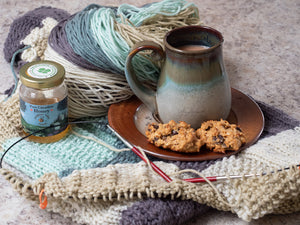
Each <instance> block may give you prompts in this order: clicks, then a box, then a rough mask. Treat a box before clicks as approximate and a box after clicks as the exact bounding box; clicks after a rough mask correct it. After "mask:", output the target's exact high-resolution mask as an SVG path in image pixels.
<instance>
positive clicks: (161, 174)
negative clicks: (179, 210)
mask: <svg viewBox="0 0 300 225" xmlns="http://www.w3.org/2000/svg"><path fill="white" fill-rule="evenodd" d="M107 127H108V128H109V129H110V130H111V131H112V132H113V133H114V134H115V135H116V136H117V137H118V138H119V139H120V140H121V141H122V142H123V143H124V144H125V145H127V146H128V147H129V148H130V149H131V150H132V151H133V152H134V153H135V154H136V155H137V156H139V157H140V158H141V159H142V160H143V161H144V162H145V163H147V160H146V159H145V158H144V156H143V154H142V153H141V152H140V151H139V150H138V149H137V148H136V147H135V146H134V145H132V144H130V143H129V142H128V141H126V140H125V139H124V138H123V137H122V136H121V135H120V134H119V133H118V132H117V131H115V130H114V129H113V128H112V127H110V126H109V125H107ZM149 162H150V164H151V166H152V168H153V170H154V171H155V172H156V173H158V174H159V175H160V176H161V177H162V178H163V179H165V180H166V181H167V182H171V181H172V179H171V178H170V177H169V176H168V175H167V174H165V173H164V172H163V171H162V170H161V169H159V168H158V167H157V166H156V165H155V164H154V163H153V162H151V161H150V160H149Z"/></svg>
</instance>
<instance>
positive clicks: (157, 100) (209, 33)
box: [125, 26, 231, 128]
mask: <svg viewBox="0 0 300 225" xmlns="http://www.w3.org/2000/svg"><path fill="white" fill-rule="evenodd" d="M222 43H223V36H222V34H221V33H220V32H219V31H217V30H215V29H213V28H210V27H204V26H184V27H180V28H176V29H174V30H171V31H170V32H168V33H167V34H166V35H165V37H164V49H165V50H163V48H162V47H161V46H160V45H158V44H156V43H154V42H151V41H143V42H139V43H137V44H136V45H135V46H134V47H133V48H132V49H131V51H130V53H129V55H128V56H127V59H126V66H125V75H126V79H127V82H128V83H129V86H130V88H131V89H132V91H133V92H134V94H135V95H136V96H137V97H138V98H139V99H140V100H141V101H142V102H143V103H144V104H145V105H146V106H147V107H148V108H149V110H151V112H152V113H153V114H154V115H158V118H160V120H161V121H162V122H163V123H168V122H169V121H170V120H174V121H176V122H179V121H185V122H187V123H189V124H191V127H193V128H199V127H200V126H201V123H202V122H204V121H206V120H210V119H213V120H218V119H221V118H222V119H226V118H227V116H228V115H229V112H230V108H231V89H230V84H229V79H228V76H227V73H226V71H225V67H224V63H223V54H222ZM142 50H153V51H154V53H155V54H156V55H159V56H160V60H162V68H161V72H160V77H159V80H158V83H157V88H156V91H155V90H152V89H150V88H148V87H146V86H145V85H143V84H142V83H141V82H140V81H139V80H138V79H137V77H136V74H135V72H134V68H133V65H132V58H133V57H134V56H135V55H136V54H137V53H138V52H139V51H142Z"/></svg>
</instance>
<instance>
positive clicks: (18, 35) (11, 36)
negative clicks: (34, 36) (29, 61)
mask: <svg viewBox="0 0 300 225" xmlns="http://www.w3.org/2000/svg"><path fill="white" fill-rule="evenodd" d="M69 16H70V14H69V13H68V12H66V11H64V10H62V9H57V8H52V7H45V6H42V7H40V8H36V9H34V10H32V11H29V12H27V13H26V14H25V15H23V16H21V17H20V18H18V19H16V20H14V22H13V23H12V24H11V26H10V29H9V33H8V36H7V38H6V40H5V43H4V49H3V52H4V58H5V60H6V61H7V62H10V61H11V59H12V57H13V54H14V53H15V52H16V51H17V50H19V49H22V48H23V47H24V45H23V44H21V43H20V41H21V40H23V39H24V38H25V37H26V36H27V35H28V34H29V33H30V32H31V30H33V29H34V28H36V27H42V26H43V25H42V21H43V19H45V18H47V17H51V18H53V19H55V20H57V21H58V22H59V21H61V20H63V19H65V18H67V17H69ZM15 63H16V65H18V66H17V67H20V65H19V63H20V58H19V57H17V58H16V61H15Z"/></svg>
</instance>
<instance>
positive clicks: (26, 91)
mask: <svg viewBox="0 0 300 225" xmlns="http://www.w3.org/2000/svg"><path fill="white" fill-rule="evenodd" d="M64 78H65V69H64V67H63V66H61V65H60V64H58V63H56V62H52V61H35V62H31V63H27V64H25V65H24V66H23V67H22V68H21V70H20V80H21V82H22V84H21V86H20V92H19V93H20V94H19V95H20V113H21V123H22V127H23V130H24V133H25V134H26V135H27V134H33V135H31V136H29V139H30V140H32V141H35V142H39V143H51V142H55V141H58V140H60V139H61V138H63V137H64V136H65V135H66V134H67V132H68V92H67V87H66V85H65V83H64Z"/></svg>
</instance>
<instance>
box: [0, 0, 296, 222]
mask: <svg viewBox="0 0 300 225" xmlns="http://www.w3.org/2000/svg"><path fill="white" fill-rule="evenodd" d="M94 2H96V1H89V0H81V1H78V0H69V1H64V0H39V1H37V0H22V1H21V0H9V1H8V0H0V13H1V17H0V26H1V29H0V35H1V38H0V48H1V49H3V44H4V41H5V39H6V36H7V34H8V31H9V26H10V24H11V23H12V22H13V21H14V20H15V19H16V18H17V17H19V16H21V15H23V14H24V13H26V12H28V11H30V10H33V9H34V8H37V7H39V6H52V7H57V8H61V9H65V10H67V11H68V12H70V13H74V12H78V11H80V10H82V9H83V8H85V7H86V6H87V5H89V4H91V3H94ZM148 2H150V1H149V0H127V1H124V0H115V1H109V0H103V1H101V3H100V2H99V4H101V5H119V4H122V3H129V4H133V5H136V6H141V5H143V4H145V3H148ZM191 2H194V3H195V4H196V5H197V6H198V8H199V12H200V17H201V19H202V21H203V22H204V24H205V25H207V26H211V27H214V28H216V29H218V30H219V31H221V32H222V34H223V36H224V39H225V42H224V47H223V54H224V61H225V66H226V69H227V73H228V75H229V79H230V82H231V86H232V87H233V88H236V89H239V90H241V91H242V92H244V93H245V94H248V95H250V96H252V97H253V98H254V99H256V100H259V101H263V102H265V103H267V104H270V105H272V106H275V107H277V108H279V109H281V110H283V111H284V112H285V113H287V114H289V115H290V116H292V117H294V118H296V119H298V120H300V107H299V106H300V76H299V71H300V66H299V58H300V41H299V40H300V1H299V0H288V1H282V0H274V1H268V0H265V1H263V0H256V1H247V0H243V1H238V0H216V1H210V0H201V1H200V0H199V1H195V0H194V1H191ZM0 68H1V73H0V77H1V83H0V90H4V89H6V88H9V87H10V86H11V85H12V84H13V76H12V73H11V70H10V66H9V64H8V63H7V62H6V61H5V60H4V56H3V53H1V54H0ZM0 202H1V204H0V224H11V225H12V224H32V225H34V224H63V225H67V224H75V223H74V222H72V220H71V219H70V218H63V217H62V216H60V215H59V214H55V213H49V212H46V211H43V210H41V209H39V207H38V205H37V204H35V203H32V202H30V201H28V200H26V199H24V198H22V197H20V196H19V195H18V194H17V193H16V192H15V191H14V190H13V189H12V188H11V186H10V184H9V183H8V182H7V181H6V180H5V179H4V178H3V177H2V176H0ZM191 224H214V225H215V224H239V225H242V224H252V225H256V224H257V225H258V224H274V225H283V224H290V225H292V224H300V213H299V212H298V213H294V214H290V215H267V216H265V217H263V218H261V219H259V220H255V221H252V222H250V223H247V222H245V221H242V220H241V219H239V218H237V216H235V215H233V214H231V213H229V212H219V211H217V210H210V211H209V212H208V213H206V214H205V215H199V219H198V220H196V221H192V222H191Z"/></svg>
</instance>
